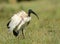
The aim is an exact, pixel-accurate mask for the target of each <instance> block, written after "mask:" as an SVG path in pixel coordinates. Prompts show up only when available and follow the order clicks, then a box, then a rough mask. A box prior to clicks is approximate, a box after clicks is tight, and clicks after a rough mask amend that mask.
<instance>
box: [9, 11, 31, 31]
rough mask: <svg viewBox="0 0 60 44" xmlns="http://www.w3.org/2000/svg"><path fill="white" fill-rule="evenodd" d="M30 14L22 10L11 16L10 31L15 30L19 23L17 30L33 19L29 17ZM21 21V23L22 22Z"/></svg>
mask: <svg viewBox="0 0 60 44" xmlns="http://www.w3.org/2000/svg"><path fill="white" fill-rule="evenodd" d="M27 16H28V15H27V14H26V12H24V11H21V12H19V13H17V14H14V16H13V17H12V18H11V22H10V24H9V27H10V28H9V31H10V32H11V31H13V29H14V28H15V27H16V26H17V25H18V24H19V26H18V28H17V30H19V29H20V28H21V26H22V25H23V24H25V23H26V22H28V21H30V20H31V17H27ZM20 22H21V23H20Z"/></svg>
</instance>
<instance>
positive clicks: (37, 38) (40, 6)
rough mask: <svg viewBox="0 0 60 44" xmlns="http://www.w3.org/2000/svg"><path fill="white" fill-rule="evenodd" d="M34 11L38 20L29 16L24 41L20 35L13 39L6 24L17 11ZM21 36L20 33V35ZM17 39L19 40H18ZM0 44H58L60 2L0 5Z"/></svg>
mask: <svg viewBox="0 0 60 44" xmlns="http://www.w3.org/2000/svg"><path fill="white" fill-rule="evenodd" d="M21 7H23V10H25V11H26V12H27V11H28V9H32V10H34V11H35V12H36V13H37V14H38V16H39V20H38V19H37V18H36V17H35V16H34V15H31V17H32V20H31V22H30V24H29V26H27V27H26V29H25V30H24V31H25V37H26V38H25V39H23V38H22V35H19V37H14V36H13V34H12V33H8V29H7V27H6V24H7V22H8V21H9V19H10V18H11V16H13V14H15V13H17V12H18V11H20V10H22V8H21ZM20 34H21V33H20ZM18 38H19V39H18ZM0 44H60V2H59V0H56V1H55V0H40V1H31V2H20V3H17V4H14V5H12V4H7V3H2V4H0Z"/></svg>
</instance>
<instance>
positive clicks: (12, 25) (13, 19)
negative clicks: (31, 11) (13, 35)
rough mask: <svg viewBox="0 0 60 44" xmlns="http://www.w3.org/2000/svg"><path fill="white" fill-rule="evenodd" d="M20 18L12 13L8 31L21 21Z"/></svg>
mask: <svg viewBox="0 0 60 44" xmlns="http://www.w3.org/2000/svg"><path fill="white" fill-rule="evenodd" d="M21 20H22V19H21V18H20V17H19V16H17V15H14V16H13V17H12V18H11V22H10V24H9V27H10V28H9V31H12V30H13V29H14V28H15V27H16V26H17V25H18V24H19V23H20V22H21Z"/></svg>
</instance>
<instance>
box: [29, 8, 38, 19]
mask: <svg viewBox="0 0 60 44" xmlns="http://www.w3.org/2000/svg"><path fill="white" fill-rule="evenodd" d="M31 13H33V14H34V15H35V16H36V17H37V18H38V19H39V17H38V15H37V14H36V13H35V12H34V11H32V10H31V9H29V11H28V16H30V14H31Z"/></svg>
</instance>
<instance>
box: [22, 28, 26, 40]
mask: <svg viewBox="0 0 60 44" xmlns="http://www.w3.org/2000/svg"><path fill="white" fill-rule="evenodd" d="M22 36H23V39H24V38H25V36H24V32H23V28H22Z"/></svg>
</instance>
